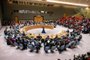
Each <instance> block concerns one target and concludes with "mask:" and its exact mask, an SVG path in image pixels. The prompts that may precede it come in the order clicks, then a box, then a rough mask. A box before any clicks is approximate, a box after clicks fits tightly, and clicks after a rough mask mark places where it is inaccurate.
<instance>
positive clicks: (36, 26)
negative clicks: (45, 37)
mask: <svg viewBox="0 0 90 60" xmlns="http://www.w3.org/2000/svg"><path fill="white" fill-rule="evenodd" d="M37 28H46V29H53V28H54V26H53V25H41V24H37V25H30V26H25V27H23V29H22V31H24V32H26V31H28V30H31V29H37Z"/></svg>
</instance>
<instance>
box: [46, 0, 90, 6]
mask: <svg viewBox="0 0 90 60" xmlns="http://www.w3.org/2000/svg"><path fill="white" fill-rule="evenodd" d="M47 2H52V3H60V4H68V5H76V6H84V7H88V6H89V5H87V4H79V3H71V2H63V1H53V0H47Z"/></svg>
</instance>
